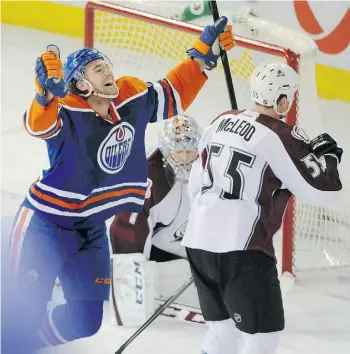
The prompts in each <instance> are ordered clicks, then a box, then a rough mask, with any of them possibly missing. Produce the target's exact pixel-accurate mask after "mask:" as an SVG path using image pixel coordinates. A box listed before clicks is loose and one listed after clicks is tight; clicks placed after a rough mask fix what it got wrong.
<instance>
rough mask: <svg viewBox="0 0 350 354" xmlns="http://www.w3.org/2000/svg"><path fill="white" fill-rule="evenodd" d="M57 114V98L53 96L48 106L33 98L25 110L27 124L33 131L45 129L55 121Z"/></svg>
mask: <svg viewBox="0 0 350 354" xmlns="http://www.w3.org/2000/svg"><path fill="white" fill-rule="evenodd" d="M57 116H58V99H57V98H54V100H53V101H52V102H51V103H50V104H49V105H48V106H42V105H41V104H39V103H38V101H37V100H36V99H34V100H33V102H32V104H31V106H30V108H29V110H28V112H27V124H28V126H29V128H30V130H31V131H32V132H33V133H36V132H41V131H45V130H47V129H49V128H50V127H51V126H52V125H53V124H54V123H55V122H56V120H57ZM26 129H27V127H26ZM29 133H30V131H29Z"/></svg>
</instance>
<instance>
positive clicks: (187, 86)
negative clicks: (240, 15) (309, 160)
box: [150, 16, 235, 122]
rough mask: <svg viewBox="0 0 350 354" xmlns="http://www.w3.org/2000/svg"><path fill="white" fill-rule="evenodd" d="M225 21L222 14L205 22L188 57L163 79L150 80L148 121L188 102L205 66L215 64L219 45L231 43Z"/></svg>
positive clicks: (183, 107) (202, 78)
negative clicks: (153, 97) (153, 96)
mask: <svg viewBox="0 0 350 354" xmlns="http://www.w3.org/2000/svg"><path fill="white" fill-rule="evenodd" d="M226 25H227V18H226V17H224V16H223V17H220V19H219V20H218V21H216V22H215V24H213V25H209V26H206V27H205V28H204V30H203V32H202V34H201V35H200V37H199V38H198V39H197V40H196V41H195V43H194V44H193V48H191V49H189V50H188V51H187V54H188V56H189V57H190V58H188V59H187V60H185V61H183V62H181V63H180V64H179V65H177V66H176V67H175V68H174V69H172V70H171V71H170V72H169V73H168V74H167V75H166V77H165V78H164V79H162V80H159V81H158V82H156V83H152V86H153V88H154V89H155V91H156V93H157V103H158V105H157V111H156V112H155V113H154V115H153V117H152V119H151V120H150V122H156V121H160V120H163V119H168V118H171V117H174V116H176V115H177V114H178V113H181V112H182V111H186V110H187V108H188V107H189V106H190V105H191V103H192V102H193V100H194V99H195V98H196V96H197V95H198V93H199V91H200V90H201V88H202V87H203V85H204V83H205V82H206V81H207V76H206V74H205V73H204V71H205V69H207V70H211V69H214V68H215V67H216V66H217V61H218V58H219V56H220V45H221V47H222V48H223V49H224V50H230V49H232V48H233V47H234V45H235V42H234V38H233V34H232V26H230V25H229V26H226ZM219 43H220V45H219Z"/></svg>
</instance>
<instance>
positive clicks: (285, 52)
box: [84, 1, 350, 274]
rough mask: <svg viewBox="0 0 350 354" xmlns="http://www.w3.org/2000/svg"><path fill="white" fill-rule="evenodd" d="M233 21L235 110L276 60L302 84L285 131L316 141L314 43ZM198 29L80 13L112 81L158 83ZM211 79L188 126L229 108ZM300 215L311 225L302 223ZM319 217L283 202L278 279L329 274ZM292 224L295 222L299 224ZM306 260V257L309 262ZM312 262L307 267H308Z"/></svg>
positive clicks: (219, 75)
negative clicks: (253, 77) (298, 128)
mask: <svg viewBox="0 0 350 354" xmlns="http://www.w3.org/2000/svg"><path fill="white" fill-rule="evenodd" d="M234 20H235V23H234V33H235V39H236V47H235V48H234V49H233V50H231V51H230V52H229V53H228V54H229V62H230V67H231V72H232V77H233V83H234V86H235V91H236V93H237V95H238V97H237V102H238V107H239V108H246V107H248V106H247V105H248V104H249V101H250V94H249V84H248V80H249V76H250V74H251V72H252V70H253V69H254V67H255V66H256V65H257V64H258V63H259V62H261V61H263V60H282V61H284V62H285V63H287V64H288V65H290V66H291V67H292V68H293V69H295V70H296V71H297V72H298V73H300V76H301V78H302V82H301V87H300V90H299V94H298V96H297V100H296V103H294V104H293V106H292V109H291V110H290V112H289V114H288V117H287V123H289V124H297V123H298V124H300V123H302V124H301V125H302V127H303V128H304V127H305V126H306V127H307V128H309V130H307V131H308V132H309V131H311V133H313V134H315V135H316V133H318V131H317V130H315V129H314V128H315V126H316V125H318V126H319V125H320V122H319V112H318V111H317V108H315V107H316V106H318V101H317V93H316V86H315V77H314V65H315V62H314V57H315V52H316V50H315V45H314V43H313V42H312V41H311V40H309V39H308V38H306V37H304V36H302V35H301V34H299V33H296V32H293V31H291V30H289V29H285V28H282V27H280V26H277V25H273V24H270V23H267V22H264V21H261V20H259V19H255V18H251V17H250V18H249V19H247V18H241V17H237V18H234ZM202 29H203V27H201V26H198V25H194V24H190V23H184V22H181V21H177V20H172V19H169V18H165V17H161V16H158V15H154V14H150V13H146V12H144V11H139V10H136V9H130V8H126V7H123V6H118V5H115V4H112V3H108V2H102V1H94V2H88V3H87V5H86V10H85V39H84V44H85V46H86V47H95V48H97V49H100V50H101V51H102V52H103V53H105V54H106V55H107V56H108V57H109V58H110V59H111V60H112V62H113V64H114V65H115V66H116V68H117V69H118V70H119V72H118V74H119V75H133V76H137V77H140V78H142V79H144V80H147V81H152V80H157V79H160V78H161V77H162V76H163V75H165V74H166V73H167V71H168V70H170V69H172V67H174V66H175V65H176V64H177V63H179V62H180V61H181V60H182V59H185V58H186V49H188V48H190V46H191V44H192V43H193V40H194V38H195V37H196V36H198V35H199V34H200V33H201V31H202ZM281 44H283V46H282V45H281ZM301 58H302V60H301ZM213 72H214V73H211V72H210V73H209V75H210V76H211V78H210V80H209V83H208V84H207V85H206V86H207V87H206V88H204V89H203V90H204V93H200V95H199V97H198V98H197V99H196V101H195V102H194V103H193V106H194V108H193V109H192V107H191V108H190V110H189V111H190V113H191V115H192V116H194V117H195V118H197V119H198V117H200V119H199V120H200V122H201V124H202V125H205V124H206V123H208V122H209V121H210V120H211V119H213V118H214V117H215V116H216V115H217V114H218V113H220V112H222V111H224V110H226V109H229V107H230V105H229V99H228V96H227V89H226V87H225V82H224V76H223V70H222V67H221V65H219V66H218V68H217V69H215V70H213ZM212 77H214V78H212ZM208 86H209V87H210V88H208ZM210 90H211V91H210ZM213 91H214V93H213ZM225 95H226V96H225ZM208 100H209V102H208ZM310 103H312V104H313V105H314V106H315V107H314V110H313V111H311V108H310V107H308V106H311V104H310ZM204 116H205V118H203V120H201V117H204ZM308 117H313V118H311V119H309V118H308ZM318 128H319V129H322V128H320V127H318ZM305 213H307V214H308V217H309V218H311V219H308V220H304V219H305ZM327 215H328V214H327V211H325V210H324V208H317V207H312V206H309V205H308V204H306V203H303V202H298V201H297V200H295V199H294V198H293V199H292V200H291V201H290V202H289V205H288V207H287V210H286V212H285V217H284V223H283V228H282V230H283V231H282V234H283V242H282V243H283V246H282V252H281V255H280V257H279V258H281V267H282V272H285V271H288V272H290V273H292V274H294V273H295V270H296V269H297V268H298V269H299V270H305V269H314V268H320V267H322V268H323V267H326V268H328V267H331V266H333V265H332V264H328V260H324V257H323V255H322V249H321V250H320V249H318V247H319V243H318V242H313V241H312V240H313V239H315V237H317V235H315V233H317V228H319V227H320V219H322V218H323V219H324V220H326V219H327ZM347 217H348V216H345V219H347ZM300 219H301V220H303V221H302V222H301V223H300V222H299V220H300ZM328 219H329V217H328ZM340 219H342V217H340ZM299 224H300V225H299ZM298 225H299V226H298ZM348 226H349V224H348ZM320 237H321V236H320ZM322 237H323V238H324V237H325V238H327V237H328V238H331V239H332V237H333V236H332V235H330V234H329V235H323V236H322ZM301 239H302V241H301ZM299 243H300V245H301V244H302V246H301V248H303V249H304V248H305V247H304V245H305V244H306V243H308V246H307V247H306V248H307V251H306V252H307V253H306V254H302V255H301V256H300V258H301V261H300V263H301V264H302V265H300V266H298V263H299V260H296V258H295V254H296V251H297V249H298V245H299ZM339 243H340V244H341V247H343V246H344V242H343V238H342V237H341V238H340V242H339ZM346 252H349V253H346V254H345V256H343V255H341V257H340V259H339V262H338V263H339V265H344V264H345V265H347V264H348V263H347V260H346V257H347V256H348V255H350V246H346ZM319 253H321V254H319ZM310 254H313V256H312V257H310ZM316 254H317V255H316ZM336 257H338V255H336ZM343 258H344V259H343ZM310 259H311V260H310ZM309 260H310V262H309ZM313 262H314V263H315V264H308V263H313ZM316 263H317V264H316Z"/></svg>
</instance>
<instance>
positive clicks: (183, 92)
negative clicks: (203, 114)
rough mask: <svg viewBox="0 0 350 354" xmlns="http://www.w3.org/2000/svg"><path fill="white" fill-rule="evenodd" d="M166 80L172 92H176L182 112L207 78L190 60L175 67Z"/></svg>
mask: <svg viewBox="0 0 350 354" xmlns="http://www.w3.org/2000/svg"><path fill="white" fill-rule="evenodd" d="M166 78H167V79H168V80H169V81H170V83H171V84H172V86H173V87H174V90H176V92H178V94H179V96H180V98H181V109H182V110H184V111H186V110H187V108H188V107H189V106H190V104H191V103H192V102H193V100H194V99H195V98H196V96H197V94H198V92H199V91H200V89H201V88H202V87H203V85H204V83H205V82H206V80H207V76H206V75H205V74H204V73H203V72H202V71H201V69H200V67H199V65H198V64H197V63H196V62H195V61H194V60H192V59H191V58H189V59H186V60H185V61H183V62H182V63H180V64H179V65H177V66H176V67H175V68H174V69H173V70H171V71H170V72H169V73H168V74H167V75H166Z"/></svg>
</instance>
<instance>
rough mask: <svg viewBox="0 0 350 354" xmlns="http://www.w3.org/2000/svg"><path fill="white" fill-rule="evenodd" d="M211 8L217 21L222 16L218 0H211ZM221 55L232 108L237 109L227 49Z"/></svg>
mask: <svg viewBox="0 0 350 354" xmlns="http://www.w3.org/2000/svg"><path fill="white" fill-rule="evenodd" d="M209 8H210V11H211V14H212V15H213V20H214V22H216V21H217V20H218V19H219V17H220V15H219V10H218V5H217V4H216V1H209ZM220 57H221V61H222V66H223V67H224V72H225V79H226V85H227V90H228V94H229V96H230V102H231V108H232V109H237V108H238V107H237V101H236V94H235V90H234V88H233V82H232V76H231V71H230V64H229V62H228V58H227V53H226V51H224V50H221V51H220Z"/></svg>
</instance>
